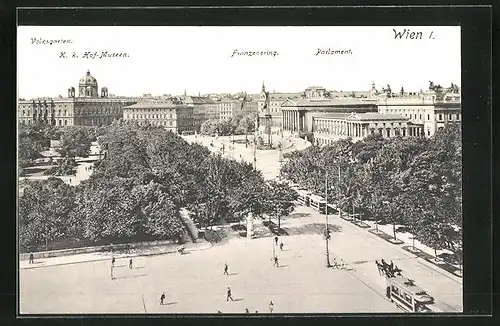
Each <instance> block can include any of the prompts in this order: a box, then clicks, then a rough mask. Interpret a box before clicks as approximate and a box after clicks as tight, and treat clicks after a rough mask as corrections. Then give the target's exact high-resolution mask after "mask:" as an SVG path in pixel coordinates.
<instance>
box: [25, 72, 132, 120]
mask: <svg viewBox="0 0 500 326" xmlns="http://www.w3.org/2000/svg"><path fill="white" fill-rule="evenodd" d="M76 95H77V94H76V92H75V88H74V87H70V88H68V96H67V97H63V96H61V95H60V96H59V97H44V98H37V99H31V100H23V99H20V100H19V101H18V118H19V122H20V123H23V124H35V123H45V124H50V125H58V126H74V125H82V126H104V125H109V124H111V122H113V120H116V119H121V118H122V116H123V107H124V106H126V105H130V104H133V103H134V102H131V101H130V100H128V99H119V98H109V97H108V89H107V87H102V88H101V93H100V96H99V88H98V84H97V80H96V79H95V78H94V77H93V76H92V75H90V71H87V73H86V74H85V76H83V77H82V78H80V80H79V83H78V96H76Z"/></svg>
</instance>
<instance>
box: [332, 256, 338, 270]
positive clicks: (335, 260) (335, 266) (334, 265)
mask: <svg viewBox="0 0 500 326" xmlns="http://www.w3.org/2000/svg"><path fill="white" fill-rule="evenodd" d="M333 267H334V268H337V269H338V268H339V264H338V263H337V258H333Z"/></svg>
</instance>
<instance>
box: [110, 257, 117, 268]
mask: <svg viewBox="0 0 500 326" xmlns="http://www.w3.org/2000/svg"><path fill="white" fill-rule="evenodd" d="M115 262H116V259H115V257H113V258H111V267H115Z"/></svg>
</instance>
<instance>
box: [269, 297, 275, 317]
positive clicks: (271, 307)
mask: <svg viewBox="0 0 500 326" xmlns="http://www.w3.org/2000/svg"><path fill="white" fill-rule="evenodd" d="M273 310H274V303H273V301H272V300H271V302H269V312H270V313H271V314H272V313H273Z"/></svg>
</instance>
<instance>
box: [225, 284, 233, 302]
mask: <svg viewBox="0 0 500 326" xmlns="http://www.w3.org/2000/svg"><path fill="white" fill-rule="evenodd" d="M229 299H231V301H234V299H233V297H232V295H231V288H230V287H229V286H228V287H227V297H226V301H229Z"/></svg>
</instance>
